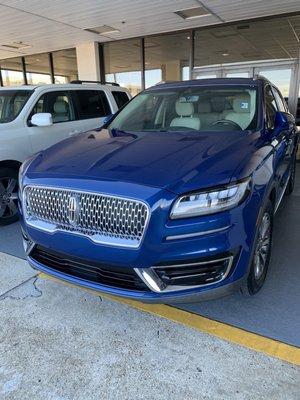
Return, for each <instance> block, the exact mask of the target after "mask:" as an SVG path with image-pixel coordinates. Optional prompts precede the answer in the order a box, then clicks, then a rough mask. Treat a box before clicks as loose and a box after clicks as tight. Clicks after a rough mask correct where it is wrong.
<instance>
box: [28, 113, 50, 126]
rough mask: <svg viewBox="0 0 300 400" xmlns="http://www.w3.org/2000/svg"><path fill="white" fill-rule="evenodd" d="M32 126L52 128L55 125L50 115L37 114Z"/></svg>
mask: <svg viewBox="0 0 300 400" xmlns="http://www.w3.org/2000/svg"><path fill="white" fill-rule="evenodd" d="M31 124H32V125H34V126H51V125H53V121H52V115H51V114H50V113H37V114H34V115H33V116H32V118H31Z"/></svg>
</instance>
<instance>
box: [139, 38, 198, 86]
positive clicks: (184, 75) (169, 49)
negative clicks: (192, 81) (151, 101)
mask: <svg viewBox="0 0 300 400" xmlns="http://www.w3.org/2000/svg"><path fill="white" fill-rule="evenodd" d="M190 40H191V38H190V35H189V34H188V33H186V32H184V33H172V34H167V35H159V36H151V37H148V38H145V86H146V88H147V87H150V86H153V85H155V84H156V83H158V82H160V81H180V80H183V79H184V80H185V79H188V76H189V56H190Z"/></svg>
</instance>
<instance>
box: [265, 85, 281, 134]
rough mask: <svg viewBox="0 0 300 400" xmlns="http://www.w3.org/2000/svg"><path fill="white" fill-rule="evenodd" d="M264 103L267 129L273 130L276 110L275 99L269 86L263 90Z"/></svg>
mask: <svg viewBox="0 0 300 400" xmlns="http://www.w3.org/2000/svg"><path fill="white" fill-rule="evenodd" d="M265 101H266V118H267V124H268V127H269V128H274V120H275V114H276V111H278V109H277V105H276V101H275V97H274V95H273V92H272V90H271V86H266V88H265Z"/></svg>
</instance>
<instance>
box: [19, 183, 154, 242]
mask: <svg viewBox="0 0 300 400" xmlns="http://www.w3.org/2000/svg"><path fill="white" fill-rule="evenodd" d="M29 190H35V191H42V193H43V194H44V195H45V196H48V197H49V194H50V195H51V194H52V199H51V198H49V199H47V205H48V204H50V205H51V207H52V210H50V209H49V210H43V209H41V210H40V211H41V213H40V214H38V213H37V215H35V214H34V212H32V210H30V206H29V204H28V195H27V193H28V191H29ZM49 192H50V193H49ZM58 193H59V194H60V197H61V198H62V197H64V204H60V208H59V206H58V207H56V210H55V209H54V210H53V207H55V199H53V194H58ZM71 196H76V197H77V198H78V202H79V215H78V223H75V224H74V223H71V222H69V220H68V218H67V210H66V209H65V208H66V204H67V203H66V200H67V199H69V198H70V197H71ZM22 199H23V213H24V218H25V221H26V224H27V225H29V226H31V227H33V228H36V229H39V230H41V231H44V232H48V233H55V232H58V231H60V232H69V233H71V234H75V235H80V236H85V237H87V238H89V239H90V240H91V241H92V242H94V243H96V244H106V245H112V246H120V247H130V248H138V247H139V246H140V245H141V242H142V240H143V237H144V234H145V231H146V229H147V226H148V222H149V218H150V208H149V206H148V204H146V203H145V202H143V201H140V200H135V199H131V198H125V197H121V196H112V195H106V194H102V193H95V192H89V191H80V190H73V189H64V188H59V187H52V186H42V185H28V186H25V187H24V189H23V194H22ZM91 199H92V200H91ZM89 201H90V203H91V202H92V204H90V203H88V202H89ZM100 203H101V205H103V203H104V204H105V205H106V206H107V204H108V207H106V210H105V211H103V209H102V210H101V211H102V217H101V219H100V217H99V211H98V208H99V206H100ZM41 206H42V207H45V203H42V204H41ZM97 206H98V208H97ZM84 207H85V208H84ZM124 207H125V208H124ZM101 211H100V213H101ZM120 211H121V214H122V211H123V213H125V217H126V218H125V220H124V217H123V218H122V215H120ZM103 214H104V217H103ZM98 217H99V218H98ZM103 225H105V228H106V229H104V230H103V229H101V227H103ZM129 225H130V226H129Z"/></svg>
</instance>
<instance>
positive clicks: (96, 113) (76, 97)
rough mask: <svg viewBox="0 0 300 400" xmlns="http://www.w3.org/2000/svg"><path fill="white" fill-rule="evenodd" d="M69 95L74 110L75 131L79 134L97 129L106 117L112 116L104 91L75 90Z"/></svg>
mask: <svg viewBox="0 0 300 400" xmlns="http://www.w3.org/2000/svg"><path fill="white" fill-rule="evenodd" d="M71 93H72V98H73V103H74V105H75V108H76V120H77V129H78V130H79V131H80V132H84V131H87V130H90V129H95V128H98V127H99V126H101V125H102V124H103V122H104V119H105V118H106V117H108V116H109V115H111V114H113V109H112V107H111V104H110V103H109V101H108V98H107V96H106V93H105V91H104V90H101V89H76V90H72V91H71Z"/></svg>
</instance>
